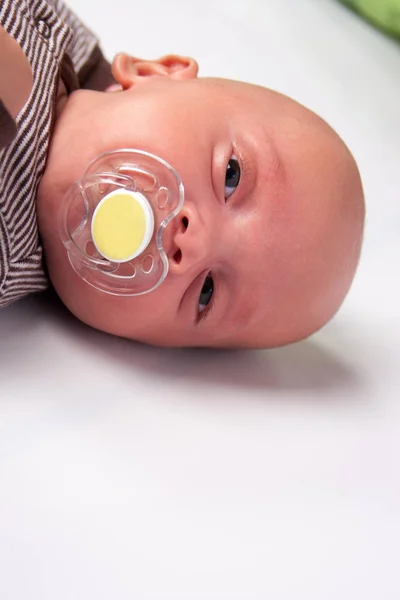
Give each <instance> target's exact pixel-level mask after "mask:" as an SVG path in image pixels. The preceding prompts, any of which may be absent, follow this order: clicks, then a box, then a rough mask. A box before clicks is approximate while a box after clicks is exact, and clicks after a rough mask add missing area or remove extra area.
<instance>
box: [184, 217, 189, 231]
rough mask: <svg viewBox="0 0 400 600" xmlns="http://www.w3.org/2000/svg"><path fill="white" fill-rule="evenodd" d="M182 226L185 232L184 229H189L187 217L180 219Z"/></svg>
mask: <svg viewBox="0 0 400 600" xmlns="http://www.w3.org/2000/svg"><path fill="white" fill-rule="evenodd" d="M182 225H183V226H184V228H185V231H186V229H187V228H188V227H189V219H188V218H187V217H182Z"/></svg>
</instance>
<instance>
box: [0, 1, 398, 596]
mask: <svg viewBox="0 0 400 600" xmlns="http://www.w3.org/2000/svg"><path fill="white" fill-rule="evenodd" d="M71 5H72V6H73V7H74V8H75V10H76V11H77V12H78V13H79V14H80V15H81V16H82V17H83V19H84V20H85V21H86V22H88V23H89V24H90V25H91V27H92V28H93V29H94V30H95V31H96V32H97V33H98V34H99V36H100V37H101V39H102V41H103V48H104V50H105V53H106V55H107V56H108V57H109V58H111V57H112V56H113V54H114V53H116V52H117V51H120V50H126V51H130V52H132V53H134V54H136V55H138V56H143V57H149V58H150V57H156V56H159V55H162V54H165V53H168V52H179V53H182V54H186V55H193V56H195V57H196V58H197V59H198V60H199V62H200V66H201V74H203V75H221V76H224V77H233V78H238V79H244V80H248V81H252V82H254V83H260V84H263V85H266V86H270V87H273V88H276V89H278V90H280V91H283V92H285V93H287V94H289V95H291V96H294V97H295V98H296V99H297V100H299V101H301V102H303V103H305V104H306V105H307V106H309V107H311V108H312V109H314V110H316V111H317V112H318V113H320V114H321V115H322V116H323V117H325V118H326V119H327V120H328V121H329V122H330V123H331V124H332V125H333V126H334V127H335V128H336V129H337V130H338V131H339V133H340V134H341V135H342V136H343V137H344V139H345V140H346V142H347V143H348V144H349V145H350V147H351V149H352V150H353V152H354V154H355V156H356V158H357V160H358V162H359V165H360V169H361V172H362V176H363V180H364V185H365V191H366V197H367V205H368V224H367V230H366V239H365V247H364V252H363V257H362V261H361V266H360V270H359V272H358V275H357V278H356V280H355V283H354V286H353V288H352V290H351V293H350V295H349V296H348V299H347V300H346V302H345V304H344V306H343V308H342V310H341V311H340V313H339V314H338V315H337V317H336V318H335V319H334V320H333V321H332V322H331V323H330V324H329V325H328V326H327V327H325V328H324V329H323V331H321V332H320V333H318V334H317V335H315V336H314V337H313V338H312V339H310V340H309V341H307V342H303V343H301V344H296V345H294V346H291V347H288V348H284V349H280V350H276V351H270V352H266V351H265V352H210V351H201V352H198V351H168V350H159V349H152V348H147V347H141V346H139V345H136V344H134V343H132V342H127V341H121V340H116V339H112V338H110V337H108V336H105V335H102V334H99V333H97V332H94V331H90V330H88V329H87V328H85V327H84V326H83V325H80V324H79V323H78V322H75V320H74V319H73V318H72V317H69V316H68V315H67V314H66V313H65V312H64V310H63V309H61V308H60V307H59V306H58V305H57V303H55V302H53V301H52V300H51V299H49V298H47V299H46V298H43V297H37V298H32V299H28V300H27V301H24V302H21V303H19V304H18V305H17V306H14V307H12V308H10V309H5V310H2V311H1V312H0V598H1V600H27V599H29V600H55V599H57V600H88V599H89V600H91V599H92V598H93V599H96V600H103V599H107V600H111V599H112V600H128V599H129V600H150V599H151V600H167V599H168V600H170V599H171V600H266V599H268V600H317V599H318V600H339V599H340V600H355V599H357V600H358V599H363V600H377V599H379V600H399V598H400V570H399V563H400V541H399V540H400V467H399V455H400V350H399V347H400V283H399V278H400V266H399V265H400V198H399V196H400V193H399V189H400V183H399V154H400V153H399V146H400V76H399V75H400V45H396V44H395V43H394V42H393V41H391V40H389V39H386V38H385V37H384V36H382V35H381V34H380V33H379V32H377V31H375V30H374V29H373V28H371V27H370V26H369V25H368V24H366V23H364V22H363V21H362V20H360V19H358V18H357V17H356V16H355V15H354V14H353V13H351V12H348V11H347V10H346V9H345V8H343V7H342V6H341V5H339V4H337V3H336V2H334V1H333V0H280V1H278V0H275V1H274V0H241V1H239V0H212V1H211V0H197V1H193V0H186V1H183V0H182V1H180V0H168V1H165V2H163V1H162V0H132V1H131V2H127V0H113V1H112V2H107V3H105V4H104V6H102V7H101V3H100V2H98V0H96V1H95V0H93V1H89V0H74V1H72V0H71Z"/></svg>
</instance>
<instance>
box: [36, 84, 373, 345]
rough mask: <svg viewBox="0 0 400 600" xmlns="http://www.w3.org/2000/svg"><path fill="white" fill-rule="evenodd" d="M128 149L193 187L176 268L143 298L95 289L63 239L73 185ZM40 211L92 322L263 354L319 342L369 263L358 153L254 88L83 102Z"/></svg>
mask: <svg viewBox="0 0 400 600" xmlns="http://www.w3.org/2000/svg"><path fill="white" fill-rule="evenodd" d="M125 87H127V86H125ZM116 148H138V149H142V150H146V151H148V152H151V153H153V154H156V155H158V156H160V157H162V158H163V159H165V160H166V161H167V162H169V163H170V164H171V165H172V166H173V167H174V168H175V169H176V170H177V171H178V173H179V175H180V177H181V179H182V181H183V184H184V187H185V203H184V207H183V209H182V212H181V213H180V215H179V227H178V228H177V230H176V231H175V232H174V236H173V240H172V244H171V247H170V248H169V260H170V269H169V274H168V276H167V278H166V280H165V281H164V282H163V283H162V285H161V286H160V287H159V288H158V289H157V290H155V291H154V292H151V293H150V294H146V295H144V296H139V297H116V296H111V295H107V294H104V293H102V292H100V291H98V290H95V289H93V288H92V287H90V286H89V285H88V284H86V283H85V282H84V281H82V280H81V279H80V278H79V277H78V276H77V275H76V274H75V272H74V271H73V270H72V268H71V267H70V265H69V262H68V258H67V256H66V252H65V249H64V247H63V245H62V243H61V241H60V239H59V236H58V233H57V225H56V223H57V209H58V207H59V204H60V202H61V201H62V197H63V195H64V193H65V191H66V190H67V189H68V188H69V186H70V185H71V183H72V182H73V181H75V180H77V179H78V178H79V177H80V176H81V175H82V172H83V171H84V169H85V167H86V165H87V164H88V163H89V161H90V160H91V159H93V158H95V157H96V156H98V155H99V154H100V153H102V152H104V151H107V150H111V149H116ZM38 214H39V225H40V231H41V235H42V238H43V241H44V247H45V253H46V260H47V264H48V268H49V273H50V277H51V279H52V282H53V284H54V286H55V288H56V290H57V292H58V294H59V295H60V297H61V299H62V300H63V301H64V303H65V304H66V305H67V307H68V308H69V309H70V310H71V311H72V312H73V313H74V314H75V315H76V316H77V317H78V318H80V319H81V320H83V321H84V322H86V323H88V324H89V325H91V326H93V327H96V328H98V329H101V330H103V331H106V332H109V333H112V334H116V335H119V336H124V337H128V338H133V339H136V340H140V341H145V342H149V343H153V344H160V345H173V346H176V345H178V346H251V347H258V346H275V345H280V344H284V343H288V342H291V341H294V340H297V339H301V338H303V337H306V336H307V335H309V334H310V333H312V332H313V331H315V330H317V329H318V328H319V327H321V326H322V325H323V324H324V323H325V322H326V321H327V320H328V319H330V318H331V317H332V315H333V314H334V313H335V312H336V310H337V308H338V307H339V305H340V304H341V302H342V300H343V298H344V296H345V294H346V292H347V290H348V288H349V286H350V283H351V281H352V278H353V275H354V271H355V268H356V264H357V261H358V257H359V251H360V245H361V237H362V229H363V219H364V204H363V194H362V188H361V184H360V179H359V175H358V171H357V168H356V166H355V163H354V161H353V159H352V157H351V155H350V153H349V152H348V150H347V148H346V147H345V145H344V144H343V142H342V141H341V140H340V139H339V138H338V137H337V135H336V134H335V133H334V132H333V131H332V130H331V129H330V128H329V127H328V126H327V125H326V124H325V123H324V122H323V121H321V120H320V119H319V118H318V117H317V116H315V115H314V114H313V113H311V112H310V111H308V110H307V109H305V108H304V107H302V106H300V105H298V104H297V103H295V102H293V101H292V100H290V99H288V98H286V97H284V96H281V95H279V94H277V93H275V92H272V91H269V90H266V89H263V88H259V87H256V86H251V85H247V84H242V83H236V82H230V81H224V80H207V79H196V78H193V79H190V80H187V79H185V80H182V81H177V80H174V79H171V78H168V77H165V78H163V77H156V78H148V80H147V81H145V80H144V81H140V85H139V84H138V85H132V86H130V87H128V89H126V90H124V91H121V92H116V93H99V92H88V91H78V92H75V93H74V94H73V95H72V97H71V98H70V100H69V101H68V103H67V106H66V108H65V110H64V112H63V113H62V115H61V117H60V120H59V122H58V123H57V125H56V130H55V133H54V137H53V141H52V145H51V151H50V156H49V161H48V165H47V169H46V174H45V176H44V178H43V181H42V184H41V186H40V189H39V195H38Z"/></svg>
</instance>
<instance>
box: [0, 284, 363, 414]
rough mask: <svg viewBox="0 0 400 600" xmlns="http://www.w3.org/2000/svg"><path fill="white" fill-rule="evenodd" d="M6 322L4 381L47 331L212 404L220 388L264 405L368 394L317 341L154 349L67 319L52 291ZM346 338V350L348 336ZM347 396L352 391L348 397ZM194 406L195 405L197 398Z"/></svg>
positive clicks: (347, 366)
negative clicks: (311, 396) (255, 397)
mask: <svg viewBox="0 0 400 600" xmlns="http://www.w3.org/2000/svg"><path fill="white" fill-rule="evenodd" d="M1 317H2V318H1V319H0V326H1V331H2V335H3V344H2V348H1V356H2V358H1V366H0V373H1V372H3V377H4V373H6V372H7V370H8V368H10V369H11V371H12V365H13V364H14V363H15V362H16V361H18V356H17V355H16V353H15V352H14V350H16V352H17V353H18V352H19V350H18V347H19V346H18V344H19V343H22V340H25V344H28V345H29V340H30V339H31V340H32V341H33V343H35V340H37V339H38V336H40V330H42V333H44V332H45V331H46V330H48V329H49V330H50V328H51V329H52V330H53V332H54V334H55V335H57V336H59V339H60V340H64V341H65V343H66V344H67V345H68V340H70V341H71V342H72V343H73V345H74V346H75V347H76V346H79V349H80V351H81V352H82V353H83V354H86V355H87V356H88V357H91V360H92V359H93V357H94V356H96V359H97V360H100V359H101V362H102V364H103V365H108V367H109V369H110V370H112V369H113V367H117V368H122V369H123V370H124V375H125V376H129V373H131V374H132V373H136V374H137V373H138V372H141V375H144V376H145V377H146V378H148V380H149V382H151V381H154V378H159V379H160V378H162V379H163V380H164V381H165V383H166V384H168V385H171V386H174V385H175V384H176V383H177V382H179V383H180V384H187V386H188V387H189V388H190V386H193V389H196V388H198V386H199V385H200V386H202V388H205V389H211V390H214V394H211V395H210V396H208V397H207V398H204V401H205V402H207V401H210V400H213V399H214V400H216V399H217V398H218V397H219V394H220V392H218V388H223V390H225V394H226V396H225V397H226V398H228V397H229V392H230V390H235V391H239V390H242V391H246V390H247V391H248V392H249V394H251V393H252V392H254V391H258V392H265V395H262V398H263V399H264V400H265V401H268V399H270V400H272V396H271V395H270V394H269V392H274V393H278V394H279V392H285V391H290V390H292V391H297V392H298V393H299V397H301V396H302V392H307V391H309V392H311V391H312V392H318V391H319V392H325V395H323V396H322V395H321V396H315V397H316V398H318V401H321V402H325V401H327V399H328V398H331V399H332V398H333V397H334V396H335V401H340V400H341V399H344V398H346V401H348V399H349V397H351V396H352V392H353V393H355V394H356V395H358V396H359V394H360V392H361V391H362V388H363V380H362V378H361V377H360V376H359V375H358V373H357V369H356V366H355V365H352V364H351V362H350V361H349V360H348V358H347V357H346V356H340V355H337V354H334V353H333V352H332V351H330V350H329V349H328V348H326V347H324V346H323V345H322V344H320V343H318V341H316V340H313V339H311V340H306V341H303V342H299V343H297V344H293V345H291V346H286V347H284V348H279V349H275V350H270V351H267V350H264V351H259V350H254V351H252V350H210V349H169V348H154V347H150V346H146V345H143V344H138V343H135V342H132V341H130V340H124V339H118V338H115V337H113V336H109V335H107V334H103V333H100V332H98V331H95V330H93V329H91V328H89V327H87V326H86V325H83V324H82V323H80V322H79V321H78V320H77V319H75V317H73V316H72V315H71V314H69V313H68V311H67V310H66V309H65V308H64V307H63V306H62V305H61V303H60V301H59V300H58V298H57V297H56V296H55V294H54V293H53V292H47V293H44V294H40V295H37V296H36V297H32V298H27V299H26V300H23V301H22V302H21V303H19V304H18V306H16V307H11V308H9V309H7V313H4V314H2V315H1ZM343 337H344V339H343V344H345V343H346V339H345V337H346V332H345V331H344V332H343ZM40 339H42V342H43V344H45V343H46V344H49V350H50V351H51V345H52V337H50V336H49V338H48V339H43V337H42V336H40ZM17 340H20V342H18V343H17V342H16V341H17ZM348 341H349V340H347V342H348ZM43 350H44V349H43V346H42V348H41V351H42V352H43ZM55 351H56V349H55ZM11 371H10V372H11ZM71 381H73V378H72V380H71ZM341 390H345V392H346V393H345V394H344V395H341V393H340V392H341ZM260 397H261V396H260ZM187 401H188V402H190V397H189V398H188V399H187ZM358 401H360V400H358Z"/></svg>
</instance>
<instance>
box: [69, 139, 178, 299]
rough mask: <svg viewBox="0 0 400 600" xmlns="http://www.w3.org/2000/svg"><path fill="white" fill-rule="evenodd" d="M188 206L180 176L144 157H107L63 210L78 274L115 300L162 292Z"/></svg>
mask: <svg viewBox="0 0 400 600" xmlns="http://www.w3.org/2000/svg"><path fill="white" fill-rule="evenodd" d="M183 201H184V189H183V184H182V182H181V180H180V177H179V175H178V174H177V172H176V171H175V170H174V169H173V168H172V167H171V166H170V165H169V164H168V163H167V162H165V161H164V160H162V159H161V158H159V157H157V156H155V155H153V154H149V153H148V152H143V151H141V150H114V151H111V152H106V153H104V154H101V155H100V156H99V157H98V158H96V159H94V160H93V161H92V162H91V163H90V164H89V166H88V167H87V169H86V171H85V172H84V174H83V176H82V178H81V179H80V180H79V181H76V182H75V183H74V184H73V185H72V186H71V187H70V189H69V190H68V192H67V194H66V196H65V198H64V199H63V201H62V204H61V211H60V222H59V231H60V235H61V239H62V241H63V244H64V246H65V248H66V250H67V253H68V258H69V261H70V263H71V265H72V267H73V269H74V270H75V272H76V273H77V274H78V275H79V276H80V277H81V278H82V279H83V280H84V281H86V282H87V283H88V284H89V285H91V286H93V287H95V288H96V289H98V290H101V291H103V292H106V293H108V294H113V295H117V296H137V295H141V294H146V293H148V292H151V291H153V290H155V289H156V288H157V287H158V286H159V285H161V283H162V282H163V281H164V279H165V278H166V276H167V273H168V268H169V260H168V251H170V250H171V247H170V244H171V240H172V234H173V229H174V227H173V224H171V221H172V220H173V219H174V218H175V217H176V216H177V215H178V213H179V212H180V210H181V209H182V206H183ZM167 228H168V229H167ZM169 233H171V235H169Z"/></svg>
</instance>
